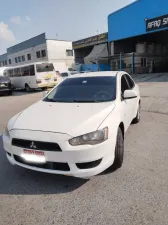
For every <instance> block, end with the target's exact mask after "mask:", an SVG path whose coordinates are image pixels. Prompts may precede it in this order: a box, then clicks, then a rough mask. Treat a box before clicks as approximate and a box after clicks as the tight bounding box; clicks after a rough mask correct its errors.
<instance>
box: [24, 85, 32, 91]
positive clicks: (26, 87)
mask: <svg viewBox="0 0 168 225" xmlns="http://www.w3.org/2000/svg"><path fill="white" fill-rule="evenodd" d="M25 90H26V91H27V92H30V91H31V88H30V87H29V85H28V84H25Z"/></svg>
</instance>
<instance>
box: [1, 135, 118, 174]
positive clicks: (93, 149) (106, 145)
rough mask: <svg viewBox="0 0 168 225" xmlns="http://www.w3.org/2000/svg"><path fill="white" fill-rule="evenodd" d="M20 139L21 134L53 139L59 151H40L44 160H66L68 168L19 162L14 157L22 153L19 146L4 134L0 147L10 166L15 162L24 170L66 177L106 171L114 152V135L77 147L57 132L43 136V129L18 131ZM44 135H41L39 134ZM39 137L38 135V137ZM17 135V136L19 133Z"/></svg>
mask: <svg viewBox="0 0 168 225" xmlns="http://www.w3.org/2000/svg"><path fill="white" fill-rule="evenodd" d="M22 132H23V133H22V134H23V136H22V138H23V139H24V138H25V136H26V137H27V139H29V140H31V138H30V136H31V137H36V140H43V141H44V140H45V141H49V140H51V139H53V138H54V139H55V140H57V143H58V144H59V145H60V147H61V149H62V152H55V151H54V152H53V151H43V152H44V154H45V158H46V161H47V162H50V163H52V164H53V163H54V164H55V163H56V164H55V165H57V163H66V164H68V167H69V170H68V171H64V170H59V169H58V170H57V168H54V169H53V168H52V167H51V168H46V167H45V165H40V166H37V165H36V164H31V165H30V164H29V165H28V164H25V163H22V162H21V161H20V160H17V158H18V157H20V156H21V154H22V153H23V148H19V147H15V146H12V144H11V138H9V137H7V136H5V135H4V136H3V144H4V149H5V151H6V155H7V158H8V160H9V162H10V163H11V164H13V165H18V166H21V167H24V168H27V169H31V170H35V171H40V172H46V173H53V174H63V175H67V176H74V177H80V178H85V177H91V176H94V175H97V174H99V173H101V172H103V171H104V170H106V169H107V168H108V167H110V166H111V165H112V164H113V161H114V152H115V138H112V137H111V138H109V139H108V140H107V141H105V142H103V143H101V144H99V145H94V146H89V145H88V146H78V147H72V146H70V145H69V144H68V139H69V136H67V135H65V136H64V135H63V136H64V137H61V136H60V134H53V133H52V134H51V133H49V132H48V133H47V134H46V132H45V135H44V134H43V132H37V131H32V132H30V131H22ZM12 134H14V137H17V136H19V135H18V134H19V133H18V132H15V131H13V132H12ZM43 135H44V136H43ZM40 136H41V138H40ZM19 137H20V136H19ZM93 161H97V162H99V163H97V165H96V166H95V167H93V168H84V169H83V168H82V169H80V168H79V166H78V165H79V164H81V165H82V163H89V162H93Z"/></svg>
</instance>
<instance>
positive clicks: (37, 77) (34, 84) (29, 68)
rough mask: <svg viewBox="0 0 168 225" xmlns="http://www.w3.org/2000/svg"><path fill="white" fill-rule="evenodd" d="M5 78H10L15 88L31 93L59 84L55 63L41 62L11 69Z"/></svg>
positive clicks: (5, 72)
mask: <svg viewBox="0 0 168 225" xmlns="http://www.w3.org/2000/svg"><path fill="white" fill-rule="evenodd" d="M4 76H8V77H10V79H11V81H12V85H13V87H14V88H21V89H25V90H26V91H28V92H29V91H31V90H33V89H37V88H41V89H46V88H47V87H53V86H55V85H56V84H57V75H56V71H55V69H54V66H53V63H50V62H39V63H31V64H25V65H21V66H16V67H9V68H7V69H6V70H5V71H4Z"/></svg>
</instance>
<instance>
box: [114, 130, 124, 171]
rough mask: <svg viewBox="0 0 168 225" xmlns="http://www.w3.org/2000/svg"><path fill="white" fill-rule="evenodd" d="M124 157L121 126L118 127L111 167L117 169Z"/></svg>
mask: <svg viewBox="0 0 168 225" xmlns="http://www.w3.org/2000/svg"><path fill="white" fill-rule="evenodd" d="M123 159H124V137H123V133H122V131H121V128H120V127H119V128H118V133H117V141H116V147H115V159H114V163H113V168H115V169H118V168H120V167H121V166H122V164H123Z"/></svg>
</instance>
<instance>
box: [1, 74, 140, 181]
mask: <svg viewBox="0 0 168 225" xmlns="http://www.w3.org/2000/svg"><path fill="white" fill-rule="evenodd" d="M139 120H140V94H139V88H138V86H137V85H136V84H135V83H134V81H133V80H132V78H131V77H130V76H129V75H128V74H127V73H126V72H112V71H111V72H95V73H89V74H87V75H85V74H82V75H81V74H80V75H79V74H78V75H74V76H71V77H69V78H67V79H65V80H64V81H63V82H61V84H59V85H58V86H57V87H55V88H54V89H53V90H52V91H51V92H50V93H48V94H47V95H46V96H45V97H44V98H43V99H42V100H41V101H39V102H37V103H35V104H34V105H32V106H30V107H29V108H27V109H26V110H24V111H22V112H20V113H18V114H17V115H16V116H14V117H13V118H11V119H10V121H9V122H8V125H7V129H6V132H5V133H4V135H3V144H4V149H5V151H6V156H7V158H8V160H9V162H10V163H12V164H13V165H18V166H21V167H24V168H27V169H31V170H36V171H41V172H47V173H54V174H64V175H69V176H74V177H81V178H88V177H91V176H93V175H96V174H99V173H101V172H102V171H104V170H106V169H107V168H109V167H111V166H112V165H113V167H115V168H120V167H121V166H122V163H123V156H124V137H125V132H126V131H127V129H128V127H129V125H130V124H131V123H132V122H133V123H138V122H139Z"/></svg>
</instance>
